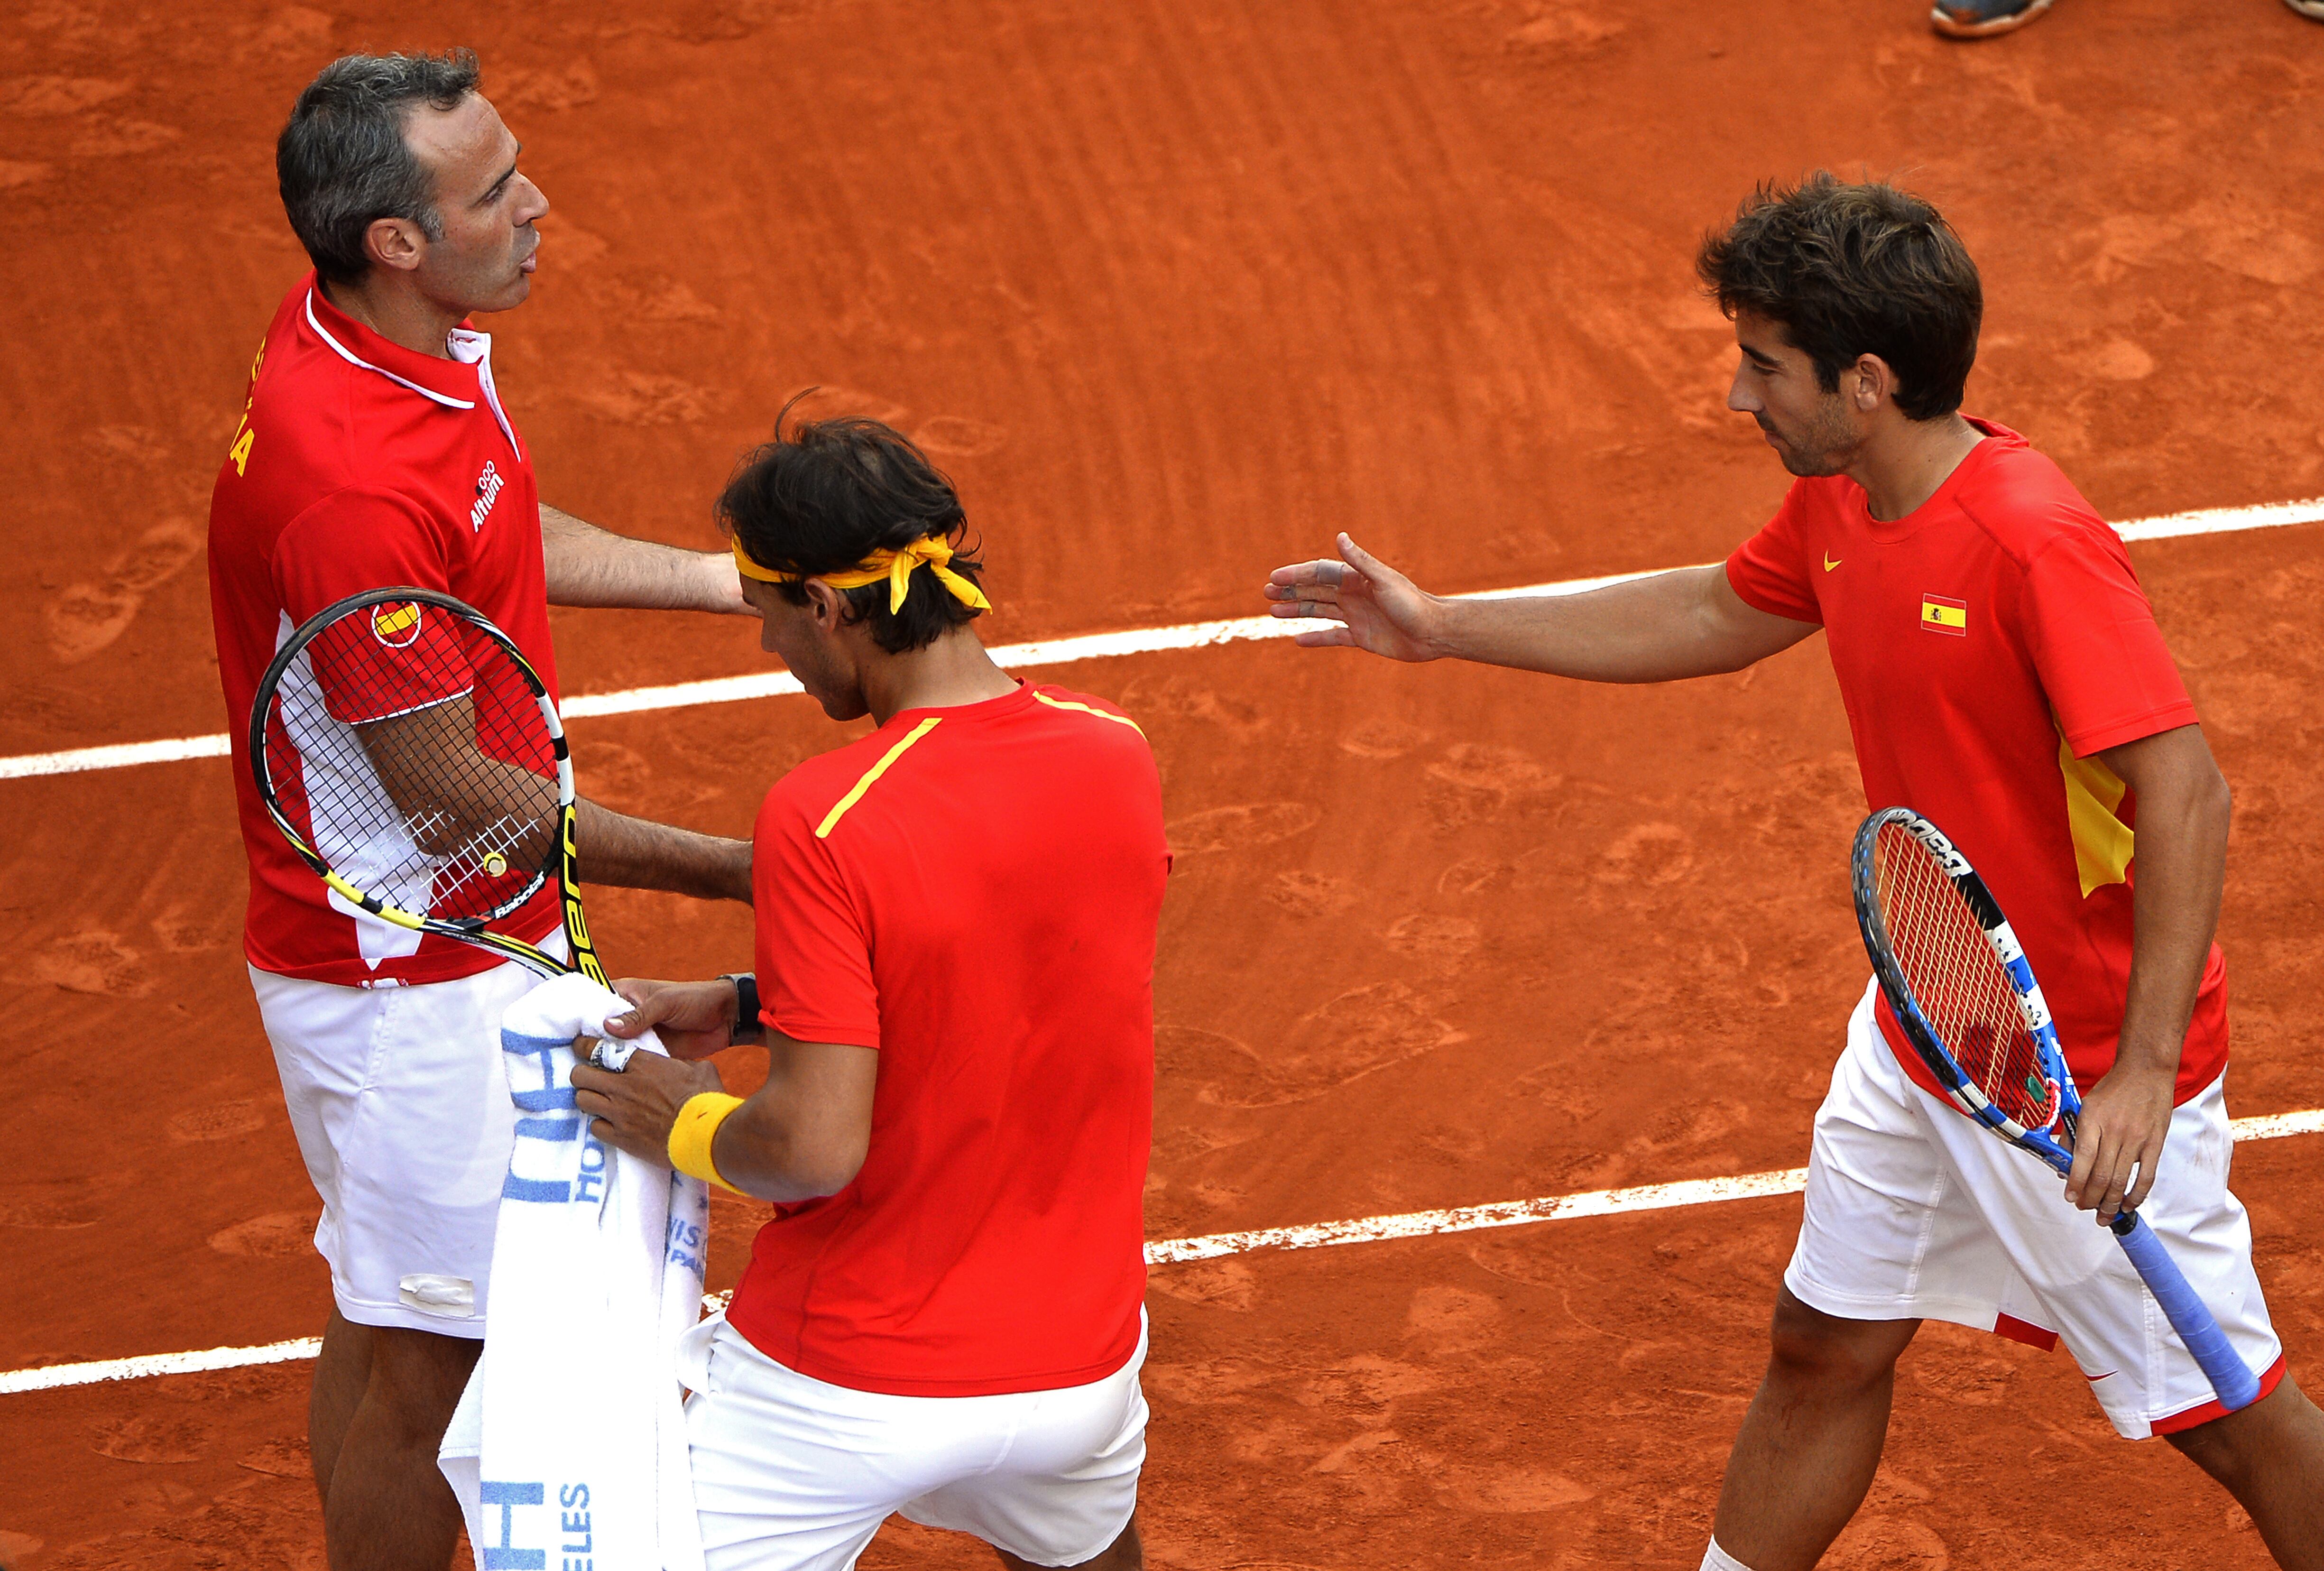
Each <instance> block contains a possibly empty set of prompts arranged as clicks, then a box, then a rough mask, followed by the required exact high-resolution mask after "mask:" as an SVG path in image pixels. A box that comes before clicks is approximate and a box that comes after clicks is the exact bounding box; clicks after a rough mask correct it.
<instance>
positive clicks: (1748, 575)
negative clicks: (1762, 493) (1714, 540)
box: [1727, 480, 1823, 625]
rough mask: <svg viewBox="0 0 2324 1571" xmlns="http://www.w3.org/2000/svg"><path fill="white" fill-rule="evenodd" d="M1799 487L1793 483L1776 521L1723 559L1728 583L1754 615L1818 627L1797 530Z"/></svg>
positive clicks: (1820, 612)
mask: <svg viewBox="0 0 2324 1571" xmlns="http://www.w3.org/2000/svg"><path fill="white" fill-rule="evenodd" d="M1804 484H1805V482H1803V481H1797V480H1795V481H1794V482H1793V483H1792V488H1791V490H1790V491H1789V492H1787V493H1785V494H1784V504H1783V505H1782V506H1781V507H1778V508H1777V509H1775V517H1773V518H1771V519H1769V520H1768V521H1767V522H1766V525H1765V526H1764V527H1763V528H1761V530H1760V531H1759V532H1758V533H1757V534H1755V535H1753V536H1752V537H1751V538H1750V539H1749V540H1747V541H1744V542H1743V543H1742V544H1741V545H1739V546H1737V547H1736V548H1735V554H1734V555H1733V556H1730V557H1729V558H1728V559H1727V582H1728V584H1729V586H1730V587H1733V589H1734V591H1735V594H1736V597H1737V598H1738V599H1740V600H1741V601H1742V602H1743V604H1745V605H1748V606H1750V607H1752V608H1753V609H1754V610H1757V611H1765V612H1766V614H1767V615H1770V616H1788V617H1790V618H1791V619H1792V620H1793V621H1794V622H1812V623H1815V624H1818V625H1821V624H1822V622H1823V607H1822V606H1821V605H1819V604H1818V603H1817V601H1816V597H1815V580H1814V579H1813V578H1811V577H1810V576H1809V573H1808V570H1807V569H1808V554H1809V552H1808V546H1807V542H1806V541H1804V540H1803V539H1802V537H1801V530H1800V523H1801V516H1802V513H1803V512H1804V507H1803V489H1802V488H1803V485H1804Z"/></svg>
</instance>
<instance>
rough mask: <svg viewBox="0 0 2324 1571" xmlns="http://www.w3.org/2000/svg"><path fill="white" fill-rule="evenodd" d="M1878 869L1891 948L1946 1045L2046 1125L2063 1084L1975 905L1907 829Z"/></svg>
mask: <svg viewBox="0 0 2324 1571" xmlns="http://www.w3.org/2000/svg"><path fill="white" fill-rule="evenodd" d="M1873 871H1874V885H1875V889H1876V892H1877V895H1878V898H1879V902H1880V913H1881V919H1882V921H1883V922H1884V923H1885V924H1886V927H1887V929H1888V942H1889V946H1890V948H1891V949H1892V950H1893V951H1894V953H1895V957H1896V963H1897V966H1898V967H1899V969H1901V970H1902V971H1903V973H1904V982H1905V985H1906V986H1907V987H1908V988H1909V989H1910V990H1911V992H1912V994H1913V997H1914V1000H1915V1001H1916V1002H1917V1003H1919V1004H1920V1006H1921V1011H1922V1012H1923V1014H1924V1015H1926V1016H1927V1017H1928V1021H1929V1023H1930V1024H1931V1025H1932V1027H1934V1028H1935V1030H1936V1033H1937V1037H1938V1040H1940V1041H1941V1042H1942V1043H1943V1044H1944V1046H1945V1047H1946V1049H1948V1050H1950V1052H1951V1054H1952V1056H1953V1058H1954V1061H1955V1062H1957V1063H1958V1064H1960V1067H1961V1070H1962V1072H1963V1074H1965V1075H1966V1076H1967V1077H1969V1081H1970V1082H1971V1083H1972V1084H1973V1085H1975V1086H1977V1087H1978V1090H1979V1091H1981V1092H1982V1093H1983V1094H1984V1095H1985V1097H1986V1100H1987V1101H1988V1102H1990V1103H1992V1104H1994V1106H1995V1107H1997V1108H1998V1109H1999V1110H2000V1111H2001V1112H2002V1113H2003V1114H2005V1115H2006V1116H2007V1117H2008V1118H2010V1119H2012V1120H2014V1121H2015V1122H2016V1123H2019V1124H2021V1125H2023V1126H2024V1127H2026V1128H2028V1129H2039V1128H2042V1127H2043V1126H2045V1125H2047V1124H2048V1123H2050V1122H2051V1119H2052V1115H2053V1114H2054V1112H2055V1109H2056V1104H2057V1095H2056V1091H2055V1088H2054V1086H2052V1083H2051V1081H2050V1079H2049V1077H2048V1076H2047V1075H2046V1074H2045V1073H2044V1072H2043V1067H2042V1058H2041V1054H2040V1052H2039V1050H2038V1049H2036V1048H2035V1046H2034V1042H2033V1036H2032V1034H2031V1033H2030V1032H2029V1031H2027V1030H2026V1029H2025V1016H2024V1012H2023V1011H2022V1010H2021V1009H2020V1008H2019V1006H2018V1001H2017V991H2016V989H2015V987H2013V986H2012V985H2011V984H2010V981H2009V975H2008V973H2007V972H2006V970H2005V969H2004V968H2003V966H2002V963H2001V958H2000V956H1998V955H1997V954H1996V953H1995V952H1994V949H1993V946H1992V944H1991V943H1990V942H1988V941H1987V938H1986V936H1985V929H1984V928H1983V927H1982V926H1980V925H1979V923H1978V919H1977V915H1976V913H1975V912H1974V911H1972V910H1970V909H1969V901H1967V900H1966V899H1964V898H1963V897H1962V895H1961V892H1960V890H1959V889H1958V888H1956V887H1955V886H1954V884H1953V881H1952V880H1951V879H1950V877H1948V876H1946V873H1945V871H1944V869H1943V868H1942V867H1941V866H1940V865H1939V864H1938V863H1937V860H1936V858H1935V857H1934V856H1932V855H1930V853H1929V851H1928V848H1927V847H1926V846H1923V845H1922V844H1921V843H1920V842H1919V841H1918V840H1916V839H1914V837H1913V836H1912V835H1911V833H1910V832H1909V831H1907V830H1906V829H1905V828H1904V827H1903V826H1902V825H1899V824H1883V825H1882V826H1881V827H1880V828H1879V830H1878V832H1877V839H1876V840H1875V842H1874V846H1873Z"/></svg>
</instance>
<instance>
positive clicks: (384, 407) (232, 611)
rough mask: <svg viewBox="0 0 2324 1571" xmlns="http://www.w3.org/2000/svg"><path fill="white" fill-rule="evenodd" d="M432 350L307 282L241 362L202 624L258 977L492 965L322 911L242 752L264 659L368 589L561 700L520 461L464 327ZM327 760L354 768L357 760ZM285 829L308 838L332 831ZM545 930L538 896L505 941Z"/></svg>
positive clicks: (342, 912) (323, 900) (551, 912)
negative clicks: (453, 625)
mask: <svg viewBox="0 0 2324 1571" xmlns="http://www.w3.org/2000/svg"><path fill="white" fill-rule="evenodd" d="M447 347H448V348H449V350H450V351H451V353H452V356H454V357H453V358H451V359H447V360H439V359H438V358H436V357H435V356H429V355H420V354H415V353H413V352H412V351H411V350H409V349H406V348H403V347H401V346H399V345H396V344H392V343H390V342H389V341H388V340H386V339H385V338H383V337H380V336H379V335H378V334H376V333H374V332H373V331H372V330H371V329H370V328H366V327H364V325H363V324H361V323H360V322H357V321H355V319H353V318H351V317H349V316H347V315H346V314H345V313H344V312H342V311H340V310H337V308H336V307H334V306H333V305H332V304H331V302H330V301H329V300H327V298H325V296H324V294H323V291H322V290H321V289H320V288H319V287H318V285H317V284H316V282H315V279H314V277H313V275H312V274H309V276H308V277H307V278H306V279H304V280H302V281H301V282H300V284H299V285H298V287H297V288H295V289H293V290H292V291H291V292H290V294H289V295H287V296H286V297H284V299H283V301H282V305H281V309H280V310H277V311H276V312H275V313H274V321H273V325H272V326H271V327H270V328H267V331H266V338H265V341H264V342H263V344H261V345H260V347H259V351H258V355H257V357H256V358H255V359H254V361H253V362H252V364H251V371H250V383H251V385H250V401H249V402H248V404H247V405H246V406H245V407H244V411H243V417H242V422H241V424H240V425H239V426H238V427H237V428H236V429H235V436H234V440H233V442H232V444H231V446H230V448H229V449H228V451H227V454H226V462H225V464H224V465H223V466H221V467H220V468H219V470H218V477H217V488H216V490H215V491H214V492H213V493H212V494H211V499H210V535H209V548H210V550H209V565H210V615H211V620H212V623H213V624H214V628H215V631H216V633H217V651H218V678H219V681H220V684H221V685H222V686H223V687H224V688H225V692H226V734H227V735H228V736H229V737H231V738H232V740H233V745H234V762H235V777H234V778H235V798H236V801H237V803H238V805H239V807H240V809H241V817H242V837H243V846H244V850H245V851H247V853H248V854H249V857H250V909H249V915H248V918H247V920H246V922H245V924H244V941H243V947H244V952H245V953H246V954H247V955H248V956H249V958H250V963H251V964H252V965H253V966H257V967H258V968H259V969H260V970H262V971H272V972H279V973H281V974H282V975H288V976H302V977H308V978H310V979H312V980H315V981H318V982H331V983H337V984H342V985H348V986H378V985H392V984H410V983H421V982H438V981H444V980H447V979H448V978H451V977H456V976H466V975H473V974H474V973H475V972H478V971H482V970H484V969H487V968H488V967H490V966H494V965H497V964H499V961H498V960H497V959H496V958H495V957H494V956H493V955H491V954H490V953H488V952H486V951H484V950H483V949H479V948H477V947H475V946H473V945H468V944H462V943H458V942H457V941H455V940H452V939H449V938H438V937H436V936H434V935H432V934H429V935H422V934H419V933H413V932H409V931H407V930H405V929H401V928H399V927H395V926H393V925H392V924H391V923H387V922H383V921H381V920H379V919H376V918H373V917H369V916H366V915H364V914H363V913H362V912H360V911H358V910H355V908H354V907H351V906H349V905H347V904H346V902H345V901H341V900H340V899H339V898H338V897H337V896H336V895H334V894H332V893H331V892H329V891H328V890H327V889H326V888H325V887H324V884H323V882H322V880H321V879H319V878H318V877H317V876H316V875H315V874H314V873H313V872H312V871H311V870H310V869H309V867H308V866H307V864H305V863H304V862H302V861H300V859H299V857H298V855H297V854H296V853H294V852H293V851H292V850H291V847H290V846H289V845H288V844H287V843H286V842H285V841H284V840H283V838H282V835H281V831H280V830H278V829H276V828H275V827H274V825H273V822H272V820H271V819H269V818H267V816H266V811H265V809H264V808H263V807H262V806H261V805H260V803H259V800H258V792H257V788H256V787H255V786H254V784H253V783H252V781H251V774H250V760H249V757H248V755H247V750H248V745H249V733H250V708H251V703H252V700H253V699H254V697H255V696H256V694H257V690H258V681H259V678H260V677H261V676H262V675H263V674H264V672H265V670H266V667H267V664H268V662H269V661H272V659H273V657H274V652H275V651H276V650H278V649H280V648H281V645H282V643H283V642H284V641H286V640H287V639H288V638H289V637H290V635H291V632H292V630H293V629H295V628H296V627H297V626H298V624H300V623H301V622H304V621H305V620H306V619H307V618H308V617H309V616H311V615H314V614H315V613H316V612H318V611H320V610H321V609H323V607H325V606H326V605H330V604H331V603H332V602H333V601H336V600H338V599H341V598H343V597H345V596H349V595H353V594H357V593H359V592H361V591H363V590H365V589H374V588H380V587H385V586H388V585H401V584H410V585H414V586H417V587H420V588H427V589H439V590H442V591H444V592H446V593H447V594H450V595H453V596H457V597H458V598H460V599H462V600H465V601H466V602H467V603H468V604H469V605H474V606H475V607H476V608H477V609H478V610H479V611H482V612H483V613H484V615H486V616H488V617H490V618H491V619H492V620H493V622H495V623H497V624H499V625H500V626H501V627H502V628H503V630H504V631H505V632H507V633H508V634H509V635H510V637H512V638H513V639H514V640H515V641H516V643H517V647H518V648H520V649H521V650H523V651H524V652H525V654H526V656H527V657H528V658H529V659H530V661H532V663H533V664H534V666H535V667H537V668H538V669H539V671H540V674H541V676H542V678H543V679H545V680H546V681H547V682H548V683H549V690H550V692H551V693H552V694H554V693H555V692H556V690H557V668H556V663H555V657H554V654H553V652H552V651H551V650H550V647H549V605H548V593H547V587H546V585H545V583H544V580H543V577H542V568H541V544H540V503H539V492H538V490H537V489H536V487H535V485H534V482H533V474H532V462H531V459H530V457H529V456H528V455H527V453H526V452H525V448H524V444H523V442H522V440H521V439H520V438H519V437H518V436H517V433H516V428H515V427H514V426H513V425H512V424H511V423H510V421H509V418H508V416H507V414H506V413H505V412H504V411H503V410H502V408H501V403H500V398H499V395H498V393H496V392H495V391H494V389H493V372H492V339H491V337H489V336H487V335H485V334H484V333H479V332H475V331H473V330H471V329H469V328H467V327H466V326H465V325H463V326H462V327H461V328H459V329H457V330H456V331H455V332H454V333H452V335H451V336H450V338H449V339H448V341H447ZM318 674H319V676H320V677H321V679H322V680H321V682H320V684H319V685H321V686H324V687H325V688H327V679H328V673H327V672H323V673H317V672H314V671H313V670H294V671H293V672H292V673H291V675H290V676H289V677H288V678H286V680H292V681H309V682H315V681H317V680H318ZM350 717H353V716H341V718H350ZM340 751H342V752H344V753H346V755H347V756H351V757H359V756H360V748H358V747H355V746H353V745H350V746H348V747H346V748H345V749H343V750H340ZM310 755H311V750H310ZM310 767H315V766H312V765H310ZM301 827H302V828H307V829H308V831H309V837H310V838H314V837H315V836H317V835H318V834H327V832H328V826H311V827H310V826H304V825H302V826H301ZM420 903H424V894H423V895H422V896H421V897H420ZM557 924H558V911H557V904H556V899H555V892H554V890H553V889H550V890H544V891H543V892H542V893H541V894H540V895H539V896H538V897H537V898H536V899H535V900H534V901H532V903H531V905H530V907H529V908H528V909H527V910H524V911H522V912H520V913H518V915H517V917H516V918H514V919H512V921H511V922H510V924H509V926H508V929H507V930H509V931H511V932H513V933H515V934H517V935H518V936H519V937H521V938H528V939H538V938H541V937H542V936H544V935H546V934H547V933H549V931H550V930H551V929H554V928H555V927H556V926H557Z"/></svg>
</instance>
